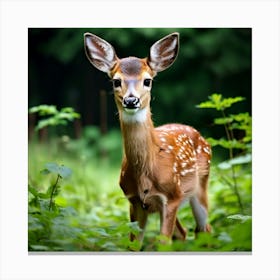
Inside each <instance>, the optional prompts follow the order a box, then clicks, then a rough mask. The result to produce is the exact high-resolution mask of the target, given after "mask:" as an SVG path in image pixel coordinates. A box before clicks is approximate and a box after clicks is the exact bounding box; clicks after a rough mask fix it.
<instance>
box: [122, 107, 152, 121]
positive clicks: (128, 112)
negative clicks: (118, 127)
mask: <svg viewBox="0 0 280 280" xmlns="http://www.w3.org/2000/svg"><path fill="white" fill-rule="evenodd" d="M146 119H147V109H146V108H144V109H140V108H135V109H128V108H124V110H123V111H122V120H123V122H125V123H143V122H145V121H146Z"/></svg>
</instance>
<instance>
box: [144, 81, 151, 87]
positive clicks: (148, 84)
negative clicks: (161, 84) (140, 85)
mask: <svg viewBox="0 0 280 280" xmlns="http://www.w3.org/2000/svg"><path fill="white" fill-rule="evenodd" d="M151 83H152V80H151V79H145V80H144V86H145V87H150V86H151Z"/></svg>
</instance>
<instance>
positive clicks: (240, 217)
mask: <svg viewBox="0 0 280 280" xmlns="http://www.w3.org/2000/svg"><path fill="white" fill-rule="evenodd" d="M227 219H230V220H236V221H240V222H241V223H244V222H246V221H248V220H251V219H252V216H249V215H242V214H235V215H230V216H228V217H227Z"/></svg>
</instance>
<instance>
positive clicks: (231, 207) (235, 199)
mask: <svg viewBox="0 0 280 280" xmlns="http://www.w3.org/2000/svg"><path fill="white" fill-rule="evenodd" d="M240 101H242V98H240V97H238V98H235V99H234V98H223V97H222V96H221V95H217V94H213V95H212V96H210V98H209V101H206V102H203V103H201V104H200V105H199V107H201V108H212V109H216V110H218V111H222V112H223V117H222V118H217V119H215V120H214V122H215V123H216V124H217V125H220V124H223V125H224V126H225V128H226V133H225V135H227V136H228V138H224V139H223V138H222V139H209V140H210V141H211V142H213V146H214V147H213V150H214V153H215V145H220V146H222V147H223V148H224V149H226V150H228V151H229V157H228V160H226V161H224V162H220V160H219V159H217V158H216V157H214V162H213V163H212V173H211V179H210V189H209V195H210V216H209V220H210V223H211V225H212V227H213V233H212V234H211V235H210V234H200V235H199V236H198V238H196V239H195V238H194V227H195V224H194V220H193V217H192V214H191V210H190V208H189V205H188V204H186V205H184V206H183V207H182V208H181V209H180V211H179V218H180V220H181V221H182V223H183V224H184V225H186V226H187V228H188V236H187V240H186V241H185V242H182V241H178V240H174V241H173V243H172V244H170V243H167V244H164V243H162V242H160V241H161V240H162V238H164V237H161V236H159V235H158V229H159V218H158V217H157V214H154V216H152V217H151V219H150V220H149V224H148V228H147V231H146V235H145V239H144V246H143V250H144V251H251V244H252V238H251V235H252V228H251V224H252V223H251V183H252V182H251V179H252V177H251V138H250V133H251V118H250V116H249V115H248V114H245V116H246V117H244V114H238V115H226V113H227V112H226V109H227V108H229V107H231V106H232V105H233V104H234V103H237V102H240ZM44 109H45V107H44ZM58 114H59V112H58ZM237 131H239V132H243V137H242V138H241V139H236V137H235V133H236V132H237ZM83 133H84V134H83V137H81V138H80V139H78V140H74V139H70V138H69V137H68V136H63V137H60V138H56V139H52V141H51V142H49V143H47V144H46V143H45V144H40V143H37V142H34V143H31V144H30V148H29V250H30V251H127V250H139V244H138V243H137V242H133V243H132V242H130V241H129V238H128V235H129V232H134V233H136V232H138V231H139V228H138V225H137V223H130V222H129V219H128V202H127V200H126V199H125V197H124V195H123V193H122V192H121V189H120V188H119V187H118V176H119V174H118V173H119V164H120V160H121V158H120V157H121V135H120V132H119V130H116V131H115V130H112V131H111V132H110V133H108V134H106V135H101V133H100V132H99V129H98V128H96V127H86V128H85V129H84V131H83ZM48 161H50V162H48ZM64 164H65V165H67V166H64ZM72 173H73V174H72ZM71 174H72V176H71ZM70 176H71V177H70Z"/></svg>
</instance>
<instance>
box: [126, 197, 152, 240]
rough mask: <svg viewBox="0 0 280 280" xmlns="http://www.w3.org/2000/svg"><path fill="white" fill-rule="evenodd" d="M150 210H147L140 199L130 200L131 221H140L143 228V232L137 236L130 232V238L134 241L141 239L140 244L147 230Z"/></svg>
mask: <svg viewBox="0 0 280 280" xmlns="http://www.w3.org/2000/svg"><path fill="white" fill-rule="evenodd" d="M147 218H148V212H147V211H145V210H144V209H143V207H142V203H141V201H140V199H138V198H134V199H133V200H131V201H130V221H131V222H136V221H137V222H138V225H139V227H140V228H141V232H140V233H139V234H138V235H137V236H135V235H134V234H132V233H131V234H130V240H131V241H133V240H135V239H137V240H139V242H140V244H142V241H143V238H144V232H145V226H146V223H147Z"/></svg>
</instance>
